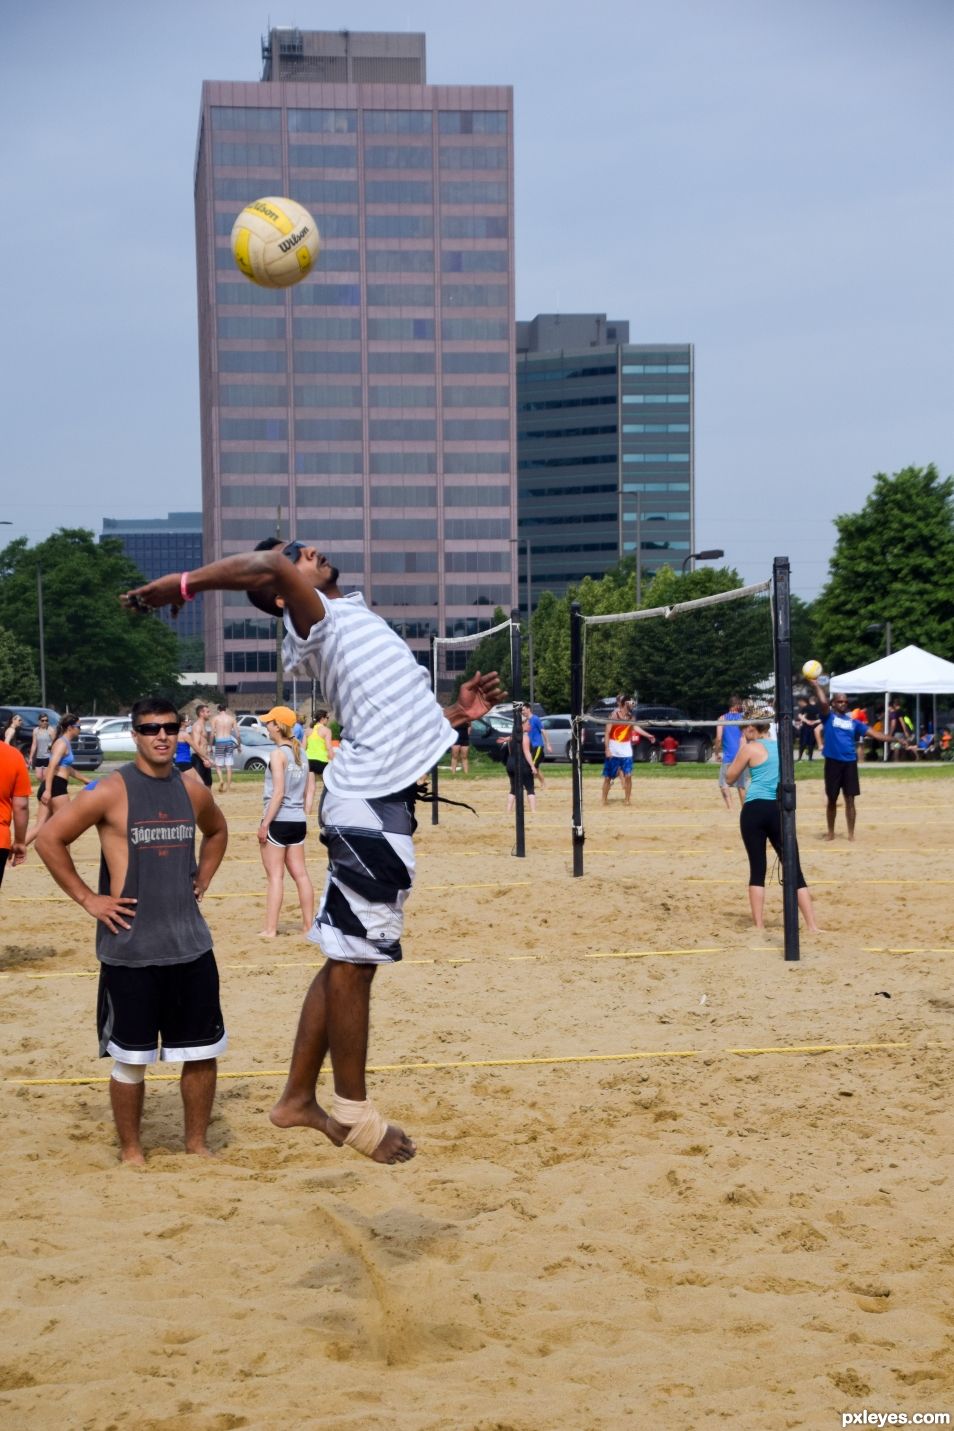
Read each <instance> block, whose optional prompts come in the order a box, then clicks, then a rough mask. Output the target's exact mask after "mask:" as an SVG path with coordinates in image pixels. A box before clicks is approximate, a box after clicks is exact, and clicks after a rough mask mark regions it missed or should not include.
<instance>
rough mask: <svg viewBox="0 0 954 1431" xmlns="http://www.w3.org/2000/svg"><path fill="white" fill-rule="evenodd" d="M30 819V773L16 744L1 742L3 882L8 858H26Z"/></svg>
mask: <svg viewBox="0 0 954 1431" xmlns="http://www.w3.org/2000/svg"><path fill="white" fill-rule="evenodd" d="M29 818H30V772H29V771H28V770H27V767H26V761H25V760H24V759H23V756H22V755H21V754H20V752H19V750H17V749H16V747H15V746H12V745H9V744H8V743H7V742H6V741H3V742H0V884H2V883H3V872H4V870H5V869H6V867H7V861H8V860H9V862H10V864H11V866H13V867H15V866H16V865H22V863H23V861H24V860H25V859H26V834H27V821H28V820H29Z"/></svg>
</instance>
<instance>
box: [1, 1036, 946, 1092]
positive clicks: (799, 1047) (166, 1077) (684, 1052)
mask: <svg viewBox="0 0 954 1431" xmlns="http://www.w3.org/2000/svg"><path fill="white" fill-rule="evenodd" d="M913 1047H915V1045H914V1044H911V1043H909V1042H897V1043H808V1044H789V1045H777V1046H766V1047H765V1048H724V1049H711V1050H708V1056H716V1055H718V1054H723V1055H724V1054H732V1055H747V1056H751V1055H758V1054H790V1053H800V1054H805V1053H811V1054H815V1053H848V1052H853V1053H870V1052H880V1051H884V1050H892V1049H903V1048H913ZM921 1047H922V1048H949V1047H950V1042H949V1041H941V1040H931V1041H930V1042H927V1043H925V1044H922V1045H921ZM706 1052H707V1051H706V1050H703V1049H698V1048H667V1049H653V1050H649V1051H645V1052H638V1053H578V1054H567V1055H564V1056H556V1057H553V1058H462V1059H455V1060H441V1061H433V1062H426V1063H378V1064H369V1065H368V1072H369V1073H420V1072H425V1071H429V1070H436V1069H454V1068H462V1069H468V1068H530V1067H534V1068H556V1067H560V1066H565V1065H567V1064H571V1063H575V1064H584V1063H635V1062H639V1061H645V1060H647V1059H656V1058H698V1057H700V1056H701V1055H703V1054H704V1053H706ZM287 1075H288V1070H287V1069H285V1068H255V1069H244V1070H242V1071H237V1072H231V1071H226V1070H224V1069H221V1068H220V1069H219V1073H218V1076H219V1078H286V1077H287ZM178 1079H179V1074H177V1073H151V1074H149V1075H148V1081H149V1082H155V1083H173V1082H177V1081H178ZM3 1082H4V1083H9V1084H15V1085H16V1086H18V1087H25V1088H62V1087H83V1086H85V1085H87V1084H93V1083H108V1082H109V1077H108V1076H107V1077H102V1076H99V1075H97V1076H93V1077H88V1078H5V1079H4V1080H3Z"/></svg>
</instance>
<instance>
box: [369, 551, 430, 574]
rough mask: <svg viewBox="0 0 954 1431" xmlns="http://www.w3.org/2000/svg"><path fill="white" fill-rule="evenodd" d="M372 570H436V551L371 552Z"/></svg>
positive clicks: (391, 571) (390, 571) (388, 571)
mask: <svg viewBox="0 0 954 1431" xmlns="http://www.w3.org/2000/svg"><path fill="white" fill-rule="evenodd" d="M371 570H372V572H382V571H383V572H387V573H389V574H393V573H396V572H427V571H436V570H437V552H436V551H429V552H372V553H371Z"/></svg>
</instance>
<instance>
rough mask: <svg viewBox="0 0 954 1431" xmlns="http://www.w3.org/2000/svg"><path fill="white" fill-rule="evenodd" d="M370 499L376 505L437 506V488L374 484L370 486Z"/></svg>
mask: <svg viewBox="0 0 954 1431" xmlns="http://www.w3.org/2000/svg"><path fill="white" fill-rule="evenodd" d="M371 500H372V502H374V504H375V505H376V506H378V507H427V508H428V509H430V508H433V507H436V506H437V488H436V487H422V486H408V487H398V486H395V485H394V484H393V483H392V484H389V485H384V484H383V483H382V484H375V485H374V486H372V488H371Z"/></svg>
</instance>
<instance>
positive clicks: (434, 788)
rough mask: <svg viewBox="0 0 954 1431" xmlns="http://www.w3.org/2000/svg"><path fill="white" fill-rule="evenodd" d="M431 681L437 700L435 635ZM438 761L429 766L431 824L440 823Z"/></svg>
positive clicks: (432, 640) (433, 638) (433, 637)
mask: <svg viewBox="0 0 954 1431" xmlns="http://www.w3.org/2000/svg"><path fill="white" fill-rule="evenodd" d="M431 682H432V684H433V687H434V699H435V700H437V638H436V637H435V636H431ZM439 761H440V756H438V757H437V760H435V761H434V764H433V766H432V768H431V794H432V795H433V796H434V797H435V798H434V799H433V800H432V801H431V824H432V825H439V824H440V815H439V813H438V812H439V810H440V806H439V805H438V803H437V794H438V785H439V782H440V776H439V773H438V768H437V767H438V763H439Z"/></svg>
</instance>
